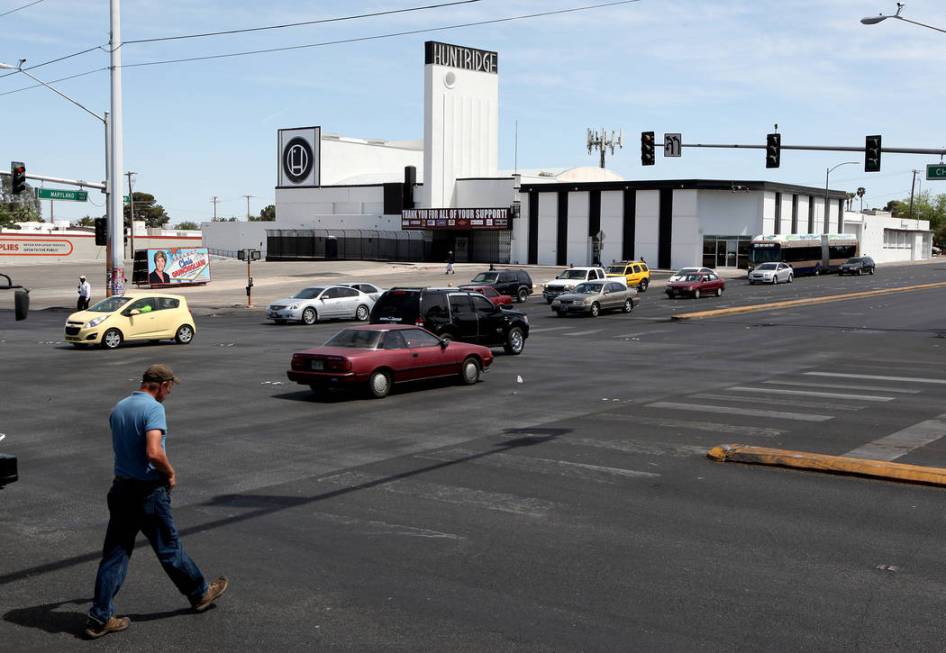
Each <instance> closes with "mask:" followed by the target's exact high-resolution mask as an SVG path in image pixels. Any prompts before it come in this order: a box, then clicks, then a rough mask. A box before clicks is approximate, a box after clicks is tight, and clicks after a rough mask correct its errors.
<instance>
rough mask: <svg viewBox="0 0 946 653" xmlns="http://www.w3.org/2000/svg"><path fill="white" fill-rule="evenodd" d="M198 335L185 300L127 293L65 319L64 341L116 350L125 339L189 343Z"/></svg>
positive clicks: (177, 297) (159, 294)
mask: <svg viewBox="0 0 946 653" xmlns="http://www.w3.org/2000/svg"><path fill="white" fill-rule="evenodd" d="M196 334H197V327H196V326H194V316H192V315H191V312H190V311H189V310H188V308H187V299H185V298H184V297H181V296H180V295H165V294H164V293H150V292H148V293H138V292H136V293H129V294H127V295H115V296H113V297H109V298H107V299H103V300H102V301H100V302H99V303H97V304H96V305H95V306H91V307H89V308H87V309H86V310H84V311H78V312H76V313H73V314H72V315H70V316H69V317H68V318H66V326H65V340H66V342H71V343H72V344H73V345H74V346H75V347H85V346H87V345H101V346H102V347H103V348H105V349H115V348H117V347H118V346H119V345H121V344H122V343H123V342H125V341H134V340H138V341H140V340H153V341H158V340H171V339H173V340H175V341H176V342H177V343H178V344H181V345H188V344H190V343H191V341H193V339H194V336H195V335H196Z"/></svg>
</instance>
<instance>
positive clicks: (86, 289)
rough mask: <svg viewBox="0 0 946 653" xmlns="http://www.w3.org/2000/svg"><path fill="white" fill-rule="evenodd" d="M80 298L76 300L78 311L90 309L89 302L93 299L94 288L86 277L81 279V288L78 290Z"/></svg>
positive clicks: (83, 276)
mask: <svg viewBox="0 0 946 653" xmlns="http://www.w3.org/2000/svg"><path fill="white" fill-rule="evenodd" d="M76 292H78V293H79V298H78V299H77V300H76V310H77V311H84V310H85V309H87V308H88V307H89V300H90V299H91V298H92V286H91V285H90V284H89V282H88V281H86V280H85V275H84V274H83V275H82V276H80V277H79V287H78V288H76Z"/></svg>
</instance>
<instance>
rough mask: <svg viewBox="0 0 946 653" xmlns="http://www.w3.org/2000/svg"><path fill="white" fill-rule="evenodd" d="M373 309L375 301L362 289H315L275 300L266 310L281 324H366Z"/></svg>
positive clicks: (269, 316)
mask: <svg viewBox="0 0 946 653" xmlns="http://www.w3.org/2000/svg"><path fill="white" fill-rule="evenodd" d="M372 307H374V299H372V298H371V295H367V294H365V293H363V292H361V291H360V290H355V289H354V288H349V287H348V286H313V287H311V288H304V289H302V290H300V291H299V292H297V293H296V294H295V295H293V296H292V297H287V298H286V299H278V300H276V301H274V302H273V303H271V304H270V305H269V307H268V308H267V309H266V317H268V318H269V319H270V320H273V321H274V322H276V323H277V324H283V323H285V322H302V323H303V324H315V323H316V322H319V321H320V320H352V319H354V320H358V321H360V322H364V321H365V320H367V319H368V316H369V315H370V314H371V309H372Z"/></svg>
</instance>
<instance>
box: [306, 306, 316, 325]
mask: <svg viewBox="0 0 946 653" xmlns="http://www.w3.org/2000/svg"><path fill="white" fill-rule="evenodd" d="M318 321H319V314H318V313H316V312H315V309H314V308H312V307H311V306H310V307H309V308H307V309H305V310H304V311H302V323H303V324H309V325H312V324H315V323H316V322H318Z"/></svg>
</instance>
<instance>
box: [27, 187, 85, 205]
mask: <svg viewBox="0 0 946 653" xmlns="http://www.w3.org/2000/svg"><path fill="white" fill-rule="evenodd" d="M36 197H37V198H38V199H41V200H67V201H69V202H85V201H87V200H88V199H89V193H88V192H87V191H84V190H59V189H55V188H37V189H36Z"/></svg>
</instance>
